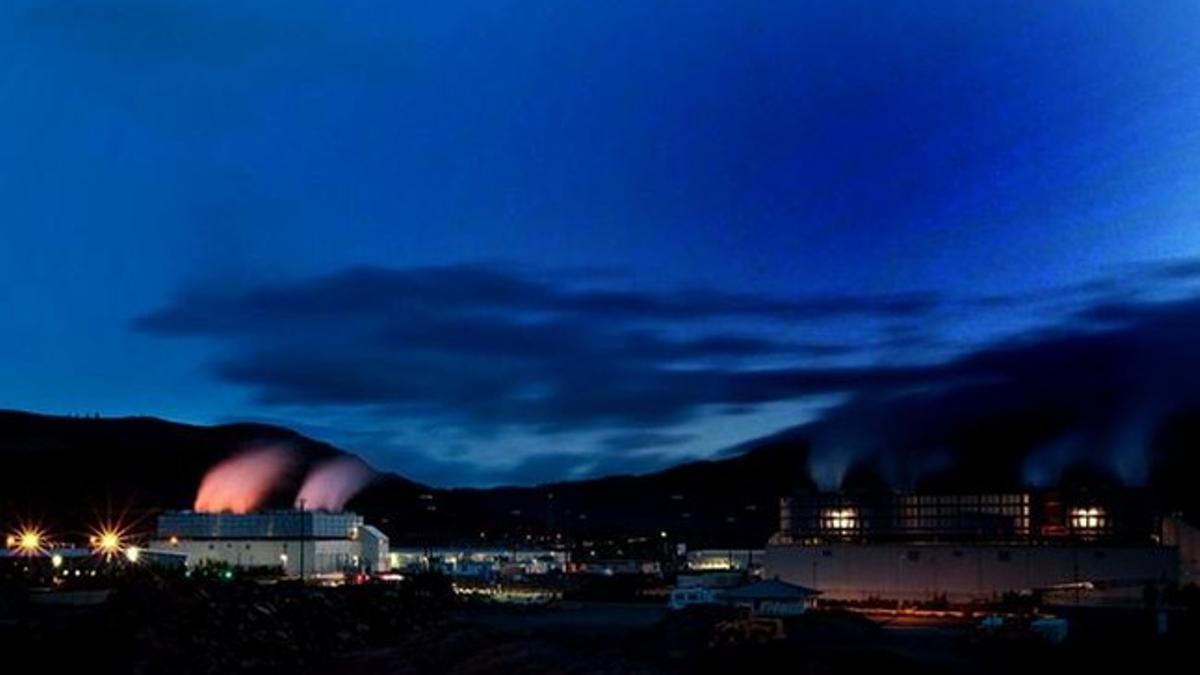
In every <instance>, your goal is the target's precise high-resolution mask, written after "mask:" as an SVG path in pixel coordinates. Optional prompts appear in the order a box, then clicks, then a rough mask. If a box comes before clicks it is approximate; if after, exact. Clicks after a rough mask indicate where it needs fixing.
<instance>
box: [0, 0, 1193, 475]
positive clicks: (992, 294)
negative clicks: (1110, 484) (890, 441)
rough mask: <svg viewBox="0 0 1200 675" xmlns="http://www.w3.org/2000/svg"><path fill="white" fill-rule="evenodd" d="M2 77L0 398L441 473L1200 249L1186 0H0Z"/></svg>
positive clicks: (1069, 299)
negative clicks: (317, 442) (318, 442)
mask: <svg viewBox="0 0 1200 675" xmlns="http://www.w3.org/2000/svg"><path fill="white" fill-rule="evenodd" d="M539 5H541V6H539ZM0 101H3V106H2V107H0V228H2V229H0V233H2V235H3V236H2V239H0V311H3V315H4V323H3V330H2V331H0V355H3V356H2V357H0V358H2V360H3V369H2V371H0V407H11V408H21V409H33V410H39V411H46V412H56V413H73V412H92V411H97V412H101V413H103V414H109V415H121V414H155V415H160V416H164V417H170V418H174V419H180V420H186V421H195V422H205V423H207V422H220V421H227V420H231V419H260V420H269V421H277V422H280V423H284V424H288V425H292V426H295V427H297V428H299V429H301V430H304V431H308V432H311V433H314V434H316V435H318V436H320V437H323V438H326V439H328V440H331V441H334V442H337V443H340V444H342V445H344V446H345V447H347V448H348V449H352V450H355V451H358V452H360V453H362V454H363V455H364V456H365V457H367V458H368V459H369V460H371V461H372V462H373V463H375V464H376V465H378V466H382V467H385V468H389V469H395V470H397V471H400V472H402V473H405V474H406V475H409V476H411V477H414V478H417V479H421V480H428V481H432V482H437V483H442V484H487V483H494V482H507V481H517V482H531V481H539V480H548V479H553V478H563V477H578V476H588V475H595V474H598V473H606V472H612V471H625V470H632V471H640V470H646V469H650V468H654V467H657V466H662V465H665V464H668V463H670V462H674V461H679V460H680V459H683V458H689V457H696V456H708V455H711V454H713V453H715V452H718V451H720V450H722V449H724V448H726V447H729V446H731V445H733V444H736V443H738V442H741V441H745V440H748V439H752V438H755V437H757V436H761V435H764V434H768V433H771V432H774V431H776V430H779V429H782V428H786V427H789V426H793V425H796V424H799V423H802V422H805V421H806V420H810V419H814V418H819V417H821V416H822V415H823V414H825V413H823V412H822V411H829V410H834V409H844V408H838V406H843V407H844V406H845V405H846V404H847V401H848V400H849V398H851V397H854V396H856V395H858V394H861V392H862V390H863V388H864V387H870V388H877V387H882V386H893V385H894V386H903V387H911V386H914V385H916V386H919V385H921V383H922V382H923V380H922V379H921V378H922V377H928V376H929V373H930V372H931V371H930V370H929V369H930V368H934V367H936V366H938V364H946V363H950V362H956V361H954V360H955V359H964V358H967V357H969V355H971V354H975V353H977V352H980V351H981V350H987V349H995V348H997V347H1002V346H1008V345H1012V344H1016V341H1020V340H1022V339H1028V336H1029V335H1034V334H1036V335H1043V334H1045V333H1046V331H1050V332H1055V331H1057V332H1061V331H1064V330H1081V329H1084V328H1087V327H1088V325H1089V324H1087V320H1086V318H1087V317H1094V316H1095V314H1094V310H1095V309H1096V308H1097V307H1104V306H1112V304H1113V302H1114V301H1116V300H1120V301H1121V302H1124V303H1126V304H1128V303H1131V302H1134V303H1147V302H1152V301H1154V302H1161V301H1163V300H1182V299H1186V298H1187V297H1189V296H1190V294H1191V291H1192V290H1194V289H1193V288H1192V285H1191V283H1192V281H1194V280H1195V276H1196V275H1194V274H1192V273H1191V272H1193V271H1194V270H1191V269H1190V268H1189V267H1188V264H1187V261H1189V260H1191V259H1193V258H1195V257H1197V256H1200V226H1198V225H1197V215H1200V199H1198V198H1197V196H1196V195H1197V187H1200V5H1198V4H1197V3H1194V2H1180V3H1167V2H1161V3H1151V4H1144V3H1132V2H1079V3H1046V2H1027V3H983V2H912V3H881V2H864V3H852V2H844V1H837V2H795V3H774V2H762V3H759V2H738V3H730V2H707V1H697V2H688V3H652V2H644V1H637V2H579V3H575V2H555V3H530V2H521V3H509V2H499V1H497V0H489V1H488V2H429V3H419V2H354V1H343V2H336V3H335V2H299V1H297V0H290V1H288V2H271V1H266V0H256V1H253V2H249V1H247V2H243V1H236V0H230V1H228V2H220V3H213V2H207V1H204V2H202V1H195V2H190V1H183V0H179V1H175V2H160V1H158V0H108V1H100V0H82V1H80V2H57V1H55V0H28V1H25V0H10V1H8V2H4V3H0ZM1089 312H1093V313H1092V314H1089ZM1139 316H1140V315H1139ZM1081 317H1082V318H1081ZM873 390H874V389H873Z"/></svg>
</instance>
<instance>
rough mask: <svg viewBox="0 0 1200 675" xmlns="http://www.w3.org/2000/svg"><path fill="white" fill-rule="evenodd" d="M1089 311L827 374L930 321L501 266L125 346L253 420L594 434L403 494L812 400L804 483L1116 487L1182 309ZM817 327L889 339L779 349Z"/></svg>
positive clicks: (317, 286) (218, 308) (598, 464)
mask: <svg viewBox="0 0 1200 675" xmlns="http://www.w3.org/2000/svg"><path fill="white" fill-rule="evenodd" d="M586 283H587V284H589V285H591V284H595V283H596V280H595V279H588V280H587V282H586ZM1102 287H1103V288H1107V285H1096V286H1095V288H1097V289H1099V288H1102ZM1078 293H1079V289H1078V288H1076V287H1072V288H1067V289H1064V291H1063V295H1064V297H1075V296H1076V295H1077V294H1078ZM1104 297H1106V298H1121V299H1114V300H1106V301H1097V302H1096V303H1094V304H1092V305H1083V306H1082V307H1081V308H1078V309H1076V310H1075V311H1074V312H1073V313H1072V314H1070V315H1068V317H1067V318H1066V319H1064V320H1061V321H1060V322H1059V323H1058V324H1056V325H1055V326H1053V327H1052V328H1050V329H1042V330H1036V331H1033V332H1030V333H1029V334H1026V335H1018V336H1013V337H1009V338H1007V339H1004V340H1000V341H996V342H993V343H991V344H988V345H986V346H983V347H976V348H974V349H968V350H965V351H961V352H959V354H958V355H957V356H953V357H945V358H941V359H936V358H927V359H924V360H921V359H917V360H914V361H912V362H907V363H906V362H896V361H888V360H877V361H875V362H859V363H852V364H846V363H838V362H837V361H836V359H837V358H840V357H841V356H844V355H846V354H859V353H870V350H872V349H878V348H879V345H881V344H887V343H888V342H887V341H888V340H889V339H895V337H896V336H897V335H909V334H910V333H911V334H912V335H914V336H920V339H915V340H913V341H912V342H911V343H906V344H909V345H910V347H911V348H912V349H915V350H918V351H919V350H920V349H922V348H927V347H929V345H935V344H937V342H936V340H933V339H929V338H927V337H926V335H927V334H926V332H925V331H924V330H917V329H911V330H910V329H907V328H905V326H906V325H910V323H911V324H919V322H920V321H921V320H922V319H923V318H926V317H929V316H932V313H933V312H934V311H935V309H934V308H935V307H937V306H939V304H942V303H943V301H939V300H933V299H927V300H922V301H909V300H901V299H897V298H872V297H861V298H848V299H845V304H844V305H839V304H838V302H837V301H834V300H822V301H816V300H808V299H800V300H795V299H792V300H789V299H778V298H768V297H762V296H757V295H743V294H733V293H723V292H717V291H709V290H702V291H697V290H688V291H680V292H679V293H667V292H633V291H628V290H624V289H617V290H610V289H605V288H596V287H594V286H593V287H586V288H585V287H580V286H577V285H576V284H574V283H573V282H572V281H570V279H566V278H562V277H561V276H560V277H542V276H538V275H536V274H530V273H518V272H515V271H513V270H509V269H505V268H502V267H479V266H461V267H441V268H425V269H407V270H389V269H378V268H362V269H354V270H348V271H345V272H341V273H338V274H333V275H330V276H327V277H322V278H317V279H311V280H305V281H300V282H296V283H291V284H280V285H275V286H265V287H255V288H249V289H212V288H209V289H199V290H193V291H191V292H188V293H185V294H183V295H181V296H180V297H179V298H178V299H177V301H176V302H174V303H172V304H171V305H169V306H167V307H165V308H163V309H160V310H158V311H156V312H153V313H151V314H149V315H147V316H145V317H143V318H141V319H139V320H138V321H137V324H136V325H137V326H138V327H139V328H140V329H142V330H145V331H149V332H152V333H156V334H161V335H170V336H203V337H207V338H210V339H212V340H215V341H216V342H217V343H218V344H219V345H222V346H223V351H222V352H221V356H220V357H219V358H218V359H217V360H216V362H215V363H213V372H214V373H216V375H217V376H218V377H219V378H221V379H222V380H224V381H227V382H231V383H235V384H238V385H243V386H245V387H247V388H249V389H250V390H252V391H254V392H255V393H256V394H257V396H258V398H259V399H260V400H261V401H262V402H265V403H267V404H272V405H287V406H299V407H300V408H305V407H308V408H320V407H323V406H327V407H335V408H337V407H350V408H353V409H357V410H360V411H366V412H365V413H364V414H366V415H368V416H374V418H375V419H415V420H421V419H426V420H428V419H434V420H443V421H445V422H448V423H449V424H450V425H451V426H452V427H454V428H456V429H459V430H463V431H465V432H466V433H467V434H469V435H474V436H475V437H485V436H487V435H488V434H489V433H492V432H493V431H494V430H496V429H501V428H519V429H520V430H522V431H523V432H526V433H533V434H537V435H544V434H556V433H562V432H581V431H596V430H599V431H603V432H605V433H606V435H603V436H600V437H598V438H596V439H593V440H592V441H589V443H592V445H591V446H590V447H587V448H570V449H569V450H570V451H568V452H562V453H557V452H542V451H538V452H537V453H534V454H530V453H528V452H526V453H523V454H518V455H517V456H523V457H524V459H522V460H519V461H518V463H517V464H516V465H512V464H509V465H508V466H509V468H496V467H494V466H492V467H482V468H481V467H479V466H475V465H472V464H471V462H472V461H475V460H477V459H478V457H477V456H476V457H469V456H464V457H463V459H462V460H461V461H445V462H443V463H444V466H442V467H441V469H438V468H437V467H436V466H434V464H435V463H436V462H434V461H433V460H430V464H428V466H427V467H426V468H427V469H428V471H426V472H425V474H424V475H426V476H428V475H430V474H431V473H432V474H437V473H438V472H439V471H441V470H442V469H444V470H445V471H447V472H451V473H452V472H454V471H457V472H459V473H458V475H459V476H460V480H459V481H455V482H461V481H465V482H488V483H495V482H521V481H526V482H528V481H534V482H536V481H541V480H544V479H551V478H553V477H556V473H555V472H558V474H557V477H559V478H561V477H563V476H566V475H569V476H584V475H600V474H602V473H604V472H608V471H618V472H619V471H630V470H631V469H630V468H629V467H630V466H631V465H632V464H631V463H633V462H637V463H638V465H639V466H641V465H645V466H646V467H654V468H657V467H659V466H661V465H663V463H665V462H666V461H667V460H666V459H665V458H664V457H663V456H660V455H656V454H652V453H642V452H639V451H643V450H647V449H654V448H664V447H669V446H683V445H687V444H694V443H695V442H697V440H698V439H697V435H696V433H695V431H694V430H690V429H689V430H687V431H686V432H685V431H681V430H680V429H679V428H678V427H679V425H681V424H684V423H687V422H691V421H694V420H696V419H697V418H699V417H702V416H704V415H710V416H711V415H720V414H725V415H732V414H734V413H737V414H740V415H746V414H751V413H753V412H754V411H756V410H757V409H758V408H759V407H760V406H762V405H764V404H769V403H776V402H781V401H789V400H795V399H800V398H803V397H807V396H818V395H819V396H825V395H830V394H840V395H843V396H847V397H848V398H847V399H846V400H845V401H844V402H842V403H840V404H838V405H836V406H834V407H833V408H831V409H830V410H829V411H828V412H827V413H825V414H824V415H823V416H822V417H821V418H820V419H818V420H817V421H816V422H814V423H812V424H810V425H809V426H808V427H806V428H805V429H806V433H808V434H810V435H811V437H812V439H813V441H814V453H813V457H814V462H815V466H814V468H815V470H816V471H817V474H818V478H821V477H822V476H824V477H825V478H826V479H829V478H830V477H833V478H836V477H837V476H840V475H842V474H843V473H844V472H845V470H847V469H848V468H850V466H851V465H853V464H854V463H855V462H862V461H869V462H871V465H872V466H873V467H876V468H878V469H879V470H881V471H886V472H890V475H891V476H892V477H893V478H895V479H897V480H900V481H905V482H912V481H914V480H916V479H917V478H918V477H919V476H921V475H929V474H930V473H931V472H934V471H945V470H946V467H947V466H951V465H964V463H965V464H966V465H970V466H973V467H974V471H975V473H974V474H972V475H976V476H986V477H987V478H988V479H989V480H993V479H994V480H1006V479H1011V480H1012V481H1019V480H1021V479H1022V478H1024V477H1028V476H1029V475H1032V474H1033V473H1038V472H1041V473H1043V474H1044V473H1046V472H1047V471H1049V472H1050V473H1054V472H1057V471H1060V470H1061V469H1062V468H1063V466H1064V465H1066V464H1068V463H1071V462H1075V461H1077V460H1085V459H1092V460H1095V461H1096V462H1098V463H1104V464H1107V465H1110V466H1113V467H1115V468H1116V469H1118V470H1119V471H1121V472H1122V473H1124V474H1125V475H1126V477H1128V478H1130V479H1137V477H1138V476H1139V475H1144V472H1145V466H1144V463H1143V462H1141V460H1140V459H1139V457H1140V456H1141V452H1142V449H1143V448H1144V446H1145V444H1146V442H1147V441H1146V437H1147V434H1149V433H1150V430H1151V429H1152V427H1153V421H1154V420H1155V419H1157V418H1158V417H1159V416H1161V415H1164V414H1168V413H1171V412H1173V411H1175V410H1178V409H1180V408H1183V407H1186V406H1188V405H1192V404H1194V403H1196V402H1197V401H1200V384H1196V383H1200V357H1197V356H1196V355H1195V352H1194V345H1195V344H1198V343H1200V300H1188V301H1175V302H1164V301H1151V300H1149V299H1145V298H1143V297H1142V296H1141V295H1139V294H1138V293H1134V292H1130V293H1123V294H1111V293H1110V294H1107V295H1106V296H1104ZM1004 311H1011V309H1009V308H1007V307H1006V308H1005V309H1004ZM821 317H824V318H825V319H827V320H835V319H836V320H845V319H847V318H848V317H858V318H860V319H863V320H866V321H878V320H883V321H884V322H885V323H886V322H887V321H889V320H891V319H895V318H897V317H903V318H904V319H906V320H907V321H909V322H910V323H905V324H903V325H901V326H899V327H895V326H893V327H890V328H885V329H884V330H882V331H880V335H881V337H882V339H880V337H869V338H864V339H863V340H862V341H861V343H859V344H855V343H853V342H850V341H847V342H845V343H838V342H837V341H828V342H822V341H816V340H803V339H801V340H794V341H793V340H788V339H784V338H783V337H780V336H781V335H785V334H788V331H787V328H789V327H792V326H795V325H797V323H798V322H799V321H800V320H801V319H803V320H804V321H806V322H807V321H813V320H815V319H817V318H821ZM914 330H915V331H916V332H913V331H914ZM897 331H899V332H897ZM889 336H890V338H889ZM814 345H817V347H814ZM829 358H832V359H834V360H833V361H829V360H827V359H829ZM739 419H742V418H739ZM1046 448H1049V450H1047V449H1046ZM713 450H715V448H714V449H713ZM424 454H425V455H428V454H429V453H428V452H425V453H424ZM435 454H440V455H441V456H442V457H443V458H445V453H437V452H435ZM634 455H636V456H634ZM621 462H626V463H625V464H621ZM956 462H957V464H956ZM1039 462H1040V463H1041V464H1042V465H1044V466H1032V468H1031V465H1035V464H1038V463H1039ZM822 463H824V465H822ZM438 466H441V465H440V464H439V465H438ZM622 467H624V468H622ZM1047 467H1049V468H1047ZM873 470H874V469H873ZM475 474H479V475H478V476H476V475H475ZM484 474H486V476H487V477H486V478H485V477H484ZM463 476H467V477H466V478H465V479H464V478H462V477H463ZM471 476H475V477H474V478H472V477H471Z"/></svg>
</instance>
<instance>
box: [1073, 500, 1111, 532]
mask: <svg viewBox="0 0 1200 675" xmlns="http://www.w3.org/2000/svg"><path fill="white" fill-rule="evenodd" d="M1105 525H1106V519H1105V517H1104V509H1101V508H1098V507H1095V506H1089V507H1086V508H1074V509H1071V528H1072V529H1075V530H1099V529H1101V528H1103V527H1104V526H1105Z"/></svg>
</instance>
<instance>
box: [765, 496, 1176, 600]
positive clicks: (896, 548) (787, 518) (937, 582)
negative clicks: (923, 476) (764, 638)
mask: <svg viewBox="0 0 1200 675" xmlns="http://www.w3.org/2000/svg"><path fill="white" fill-rule="evenodd" d="M1160 529H1161V524H1160V522H1159V520H1158V519H1157V517H1156V516H1155V514H1154V512H1153V510H1152V508H1151V506H1150V504H1149V502H1148V500H1147V499H1146V496H1145V494H1144V493H1142V492H1139V491H1136V490H1123V491H1113V492H1107V493H1095V492H1076V493H1071V492H1060V491H1027V492H1013V493H989V494H918V493H904V492H860V493H855V492H846V493H815V492H804V493H799V494H797V495H796V496H794V497H790V498H787V499H784V500H783V501H782V503H781V508H780V530H779V532H778V533H777V534H776V535H775V536H774V537H772V539H771V542H770V543H769V545H768V546H767V549H766V551H765V552H764V554H763V568H764V576H766V577H768V578H776V577H778V578H780V579H782V580H784V581H787V582H789V583H793V584H801V585H805V586H809V587H811V588H815V589H818V590H820V591H822V592H823V593H824V594H825V595H824V597H827V598H834V599H854V600H868V599H872V598H876V599H892V600H930V599H935V598H947V599H949V600H951V601H975V600H987V599H995V598H998V597H1000V596H1002V595H1004V594H1006V593H1023V592H1031V591H1039V590H1040V591H1044V592H1052V591H1053V590H1054V589H1060V588H1063V587H1071V588H1080V587H1084V586H1086V587H1088V588H1093V589H1094V588H1105V589H1108V591H1106V592H1110V591H1111V592H1118V593H1127V594H1129V595H1130V596H1131V597H1132V598H1134V599H1135V600H1137V599H1138V598H1140V597H1141V593H1142V590H1143V588H1144V587H1145V586H1146V585H1155V584H1165V583H1172V582H1174V581H1176V580H1178V579H1179V578H1180V569H1181V568H1180V552H1179V548H1178V547H1176V546H1164V545H1162V543H1163V542H1162V540H1161V537H1160V534H1161V532H1160Z"/></svg>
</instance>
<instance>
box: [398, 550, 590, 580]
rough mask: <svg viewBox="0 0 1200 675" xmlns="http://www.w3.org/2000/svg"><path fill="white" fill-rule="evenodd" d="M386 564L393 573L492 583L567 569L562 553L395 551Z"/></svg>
mask: <svg viewBox="0 0 1200 675" xmlns="http://www.w3.org/2000/svg"><path fill="white" fill-rule="evenodd" d="M388 557H389V564H390V565H391V568H392V570H393V571H395V570H409V571H422V570H435V571H438V572H442V573H444V574H448V575H450V576H453V577H473V578H479V579H495V578H499V577H506V576H515V575H526V576H536V575H541V574H551V573H554V572H562V571H564V570H565V569H566V567H567V553H566V552H565V551H555V550H543V549H522V548H476V547H439V548H394V549H392V550H391V552H390V553H389V556H388Z"/></svg>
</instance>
